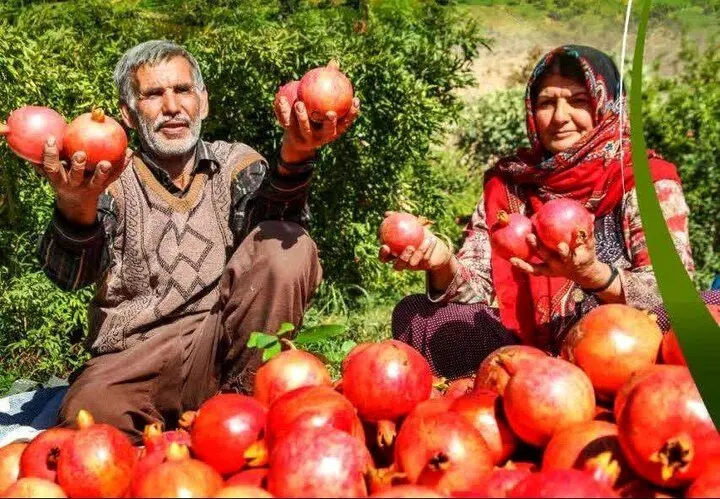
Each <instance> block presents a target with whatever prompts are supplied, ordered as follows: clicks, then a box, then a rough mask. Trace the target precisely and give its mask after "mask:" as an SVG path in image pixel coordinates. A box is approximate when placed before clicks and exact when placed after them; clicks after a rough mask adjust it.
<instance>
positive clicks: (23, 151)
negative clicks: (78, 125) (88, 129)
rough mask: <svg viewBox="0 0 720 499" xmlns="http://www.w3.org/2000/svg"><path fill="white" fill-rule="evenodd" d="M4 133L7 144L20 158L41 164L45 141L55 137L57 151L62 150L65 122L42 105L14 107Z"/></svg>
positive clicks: (54, 112)
mask: <svg viewBox="0 0 720 499" xmlns="http://www.w3.org/2000/svg"><path fill="white" fill-rule="evenodd" d="M7 127H8V131H7V134H6V138H7V142H8V146H10V149H12V151H13V152H14V153H15V154H16V155H18V156H19V157H20V158H22V159H25V160H27V161H30V162H31V163H35V164H37V165H40V164H42V158H43V151H44V148H45V142H46V141H47V139H48V137H49V136H51V135H52V136H54V137H55V143H56V145H57V148H58V151H59V152H62V150H63V141H64V137H65V132H66V129H67V123H65V118H63V117H62V116H61V115H60V114H58V113H57V112H56V111H53V110H52V109H50V108H47V107H43V106H23V107H21V108H18V109H16V110H15V111H13V112H12V113H10V115H9V116H8V119H7Z"/></svg>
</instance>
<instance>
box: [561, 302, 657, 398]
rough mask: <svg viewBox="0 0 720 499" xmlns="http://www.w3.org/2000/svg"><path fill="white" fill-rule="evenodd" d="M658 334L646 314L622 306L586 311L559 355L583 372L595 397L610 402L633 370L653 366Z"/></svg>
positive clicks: (604, 306) (655, 323) (654, 323)
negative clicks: (593, 390)
mask: <svg viewBox="0 0 720 499" xmlns="http://www.w3.org/2000/svg"><path fill="white" fill-rule="evenodd" d="M661 341H662V332H661V331H660V328H659V327H658V325H657V322H656V321H655V318H654V317H652V316H650V315H649V314H648V313H646V312H643V311H641V310H638V309H636V308H633V307H630V306H628V305H622V304H607V305H600V306H599V307H596V308H594V309H593V310H591V311H590V312H588V313H587V314H586V315H585V316H584V317H583V318H582V319H580V320H579V321H578V323H577V324H576V325H575V326H574V327H573V328H572V329H571V331H570V333H569V334H568V335H567V337H566V338H565V340H564V341H563V344H562V348H561V356H562V358H563V359H565V360H568V361H570V362H572V363H573V364H575V365H577V366H578V367H580V369H582V370H583V371H585V374H587V375H588V377H589V378H590V381H592V384H593V387H595V393H596V394H597V395H598V398H600V399H603V400H611V399H612V398H614V397H615V393H616V392H617V391H618V390H619V389H620V387H621V386H622V385H623V384H625V383H626V382H627V380H628V379H630V376H631V375H632V374H633V373H634V372H637V371H640V370H642V369H645V368H646V367H649V366H651V365H653V364H655V360H656V359H657V356H658V351H659V349H660V342H661Z"/></svg>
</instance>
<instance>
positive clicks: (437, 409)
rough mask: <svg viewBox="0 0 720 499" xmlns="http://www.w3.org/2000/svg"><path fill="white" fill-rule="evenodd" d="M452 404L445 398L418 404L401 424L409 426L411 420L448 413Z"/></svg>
mask: <svg viewBox="0 0 720 499" xmlns="http://www.w3.org/2000/svg"><path fill="white" fill-rule="evenodd" d="M454 402H455V401H454V400H453V399H449V398H445V397H442V398H437V399H428V400H425V401H423V402H420V403H419V404H418V405H416V406H415V408H414V409H413V410H412V411H410V413H409V414H408V415H407V416H406V417H405V419H404V421H403V423H402V424H403V425H406V424H409V423H408V422H409V421H412V420H413V419H417V418H424V417H428V416H433V415H435V414H443V413H445V412H450V408H451V407H452V405H453V403H454Z"/></svg>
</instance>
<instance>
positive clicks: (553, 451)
mask: <svg viewBox="0 0 720 499" xmlns="http://www.w3.org/2000/svg"><path fill="white" fill-rule="evenodd" d="M604 452H610V453H611V456H612V457H611V459H612V460H613V461H616V462H617V463H618V465H619V466H620V475H619V477H618V479H617V481H616V482H615V483H614V484H612V485H613V486H618V487H620V486H622V485H624V484H626V483H628V482H629V481H630V480H631V479H632V478H633V474H632V472H631V471H630V468H629V466H628V464H627V462H626V461H625V456H623V453H622V450H621V449H620V442H619V441H618V428H617V425H614V424H612V423H608V422H606V421H588V422H586V423H578V424H574V425H572V426H569V427H568V428H566V429H564V430H563V431H560V432H558V433H556V434H555V435H553V437H552V438H551V439H550V442H548V444H547V446H546V447H545V452H544V453H543V460H542V469H543V471H550V470H569V469H573V468H574V469H578V470H582V471H587V470H586V465H587V463H588V461H589V460H591V459H594V458H596V457H598V456H599V455H600V454H602V453H604ZM608 485H610V484H608Z"/></svg>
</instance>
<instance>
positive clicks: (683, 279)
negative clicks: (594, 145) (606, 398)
mask: <svg viewBox="0 0 720 499" xmlns="http://www.w3.org/2000/svg"><path fill="white" fill-rule="evenodd" d="M642 1H643V9H642V13H641V17H640V25H639V27H638V33H637V41H636V43H635V55H634V58H633V71H632V87H631V91H630V133H631V139H632V159H633V165H634V168H633V171H634V174H635V183H636V190H637V195H638V205H639V208H640V217H641V219H642V224H643V228H644V230H645V237H646V238H647V243H648V249H649V251H650V258H651V260H652V264H653V269H654V271H655V276H656V277H657V281H658V287H659V288H660V294H661V296H662V299H663V302H664V303H665V307H666V309H667V312H668V315H669V317H670V323H671V324H672V327H673V330H674V331H675V333H676V334H677V336H678V341H679V342H680V346H681V348H682V351H683V354H684V355H685V359H686V360H687V363H688V366H689V367H690V371H691V372H692V375H693V378H694V379H695V383H696V384H697V387H698V390H699V391H700V394H701V395H702V398H703V400H704V401H705V405H706V406H707V409H708V411H709V412H710V416H711V417H712V419H713V422H714V423H715V426H718V421H720V361H718V354H720V327H718V325H717V324H716V323H715V320H714V319H713V318H712V316H711V315H710V312H709V311H708V309H707V307H706V306H705V304H704V303H703V301H702V300H701V299H700V296H699V295H698V292H697V290H696V289H695V286H694V285H693V282H692V281H691V279H690V277H689V276H688V274H687V271H686V270H685V267H684V266H683V264H682V262H681V261H680V257H679V255H678V254H677V251H676V250H675V246H674V245H673V242H672V239H671V237H670V232H669V231H668V228H667V225H666V223H665V219H664V218H663V214H662V211H661V209H660V203H659V202H658V199H657V196H656V194H655V189H654V187H653V184H652V180H651V178H650V168H649V165H648V158H647V155H646V154H645V150H646V145H645V138H644V136H643V117H642V62H643V53H644V49H645V33H646V30H647V24H648V17H649V14H650V0H642Z"/></svg>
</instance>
